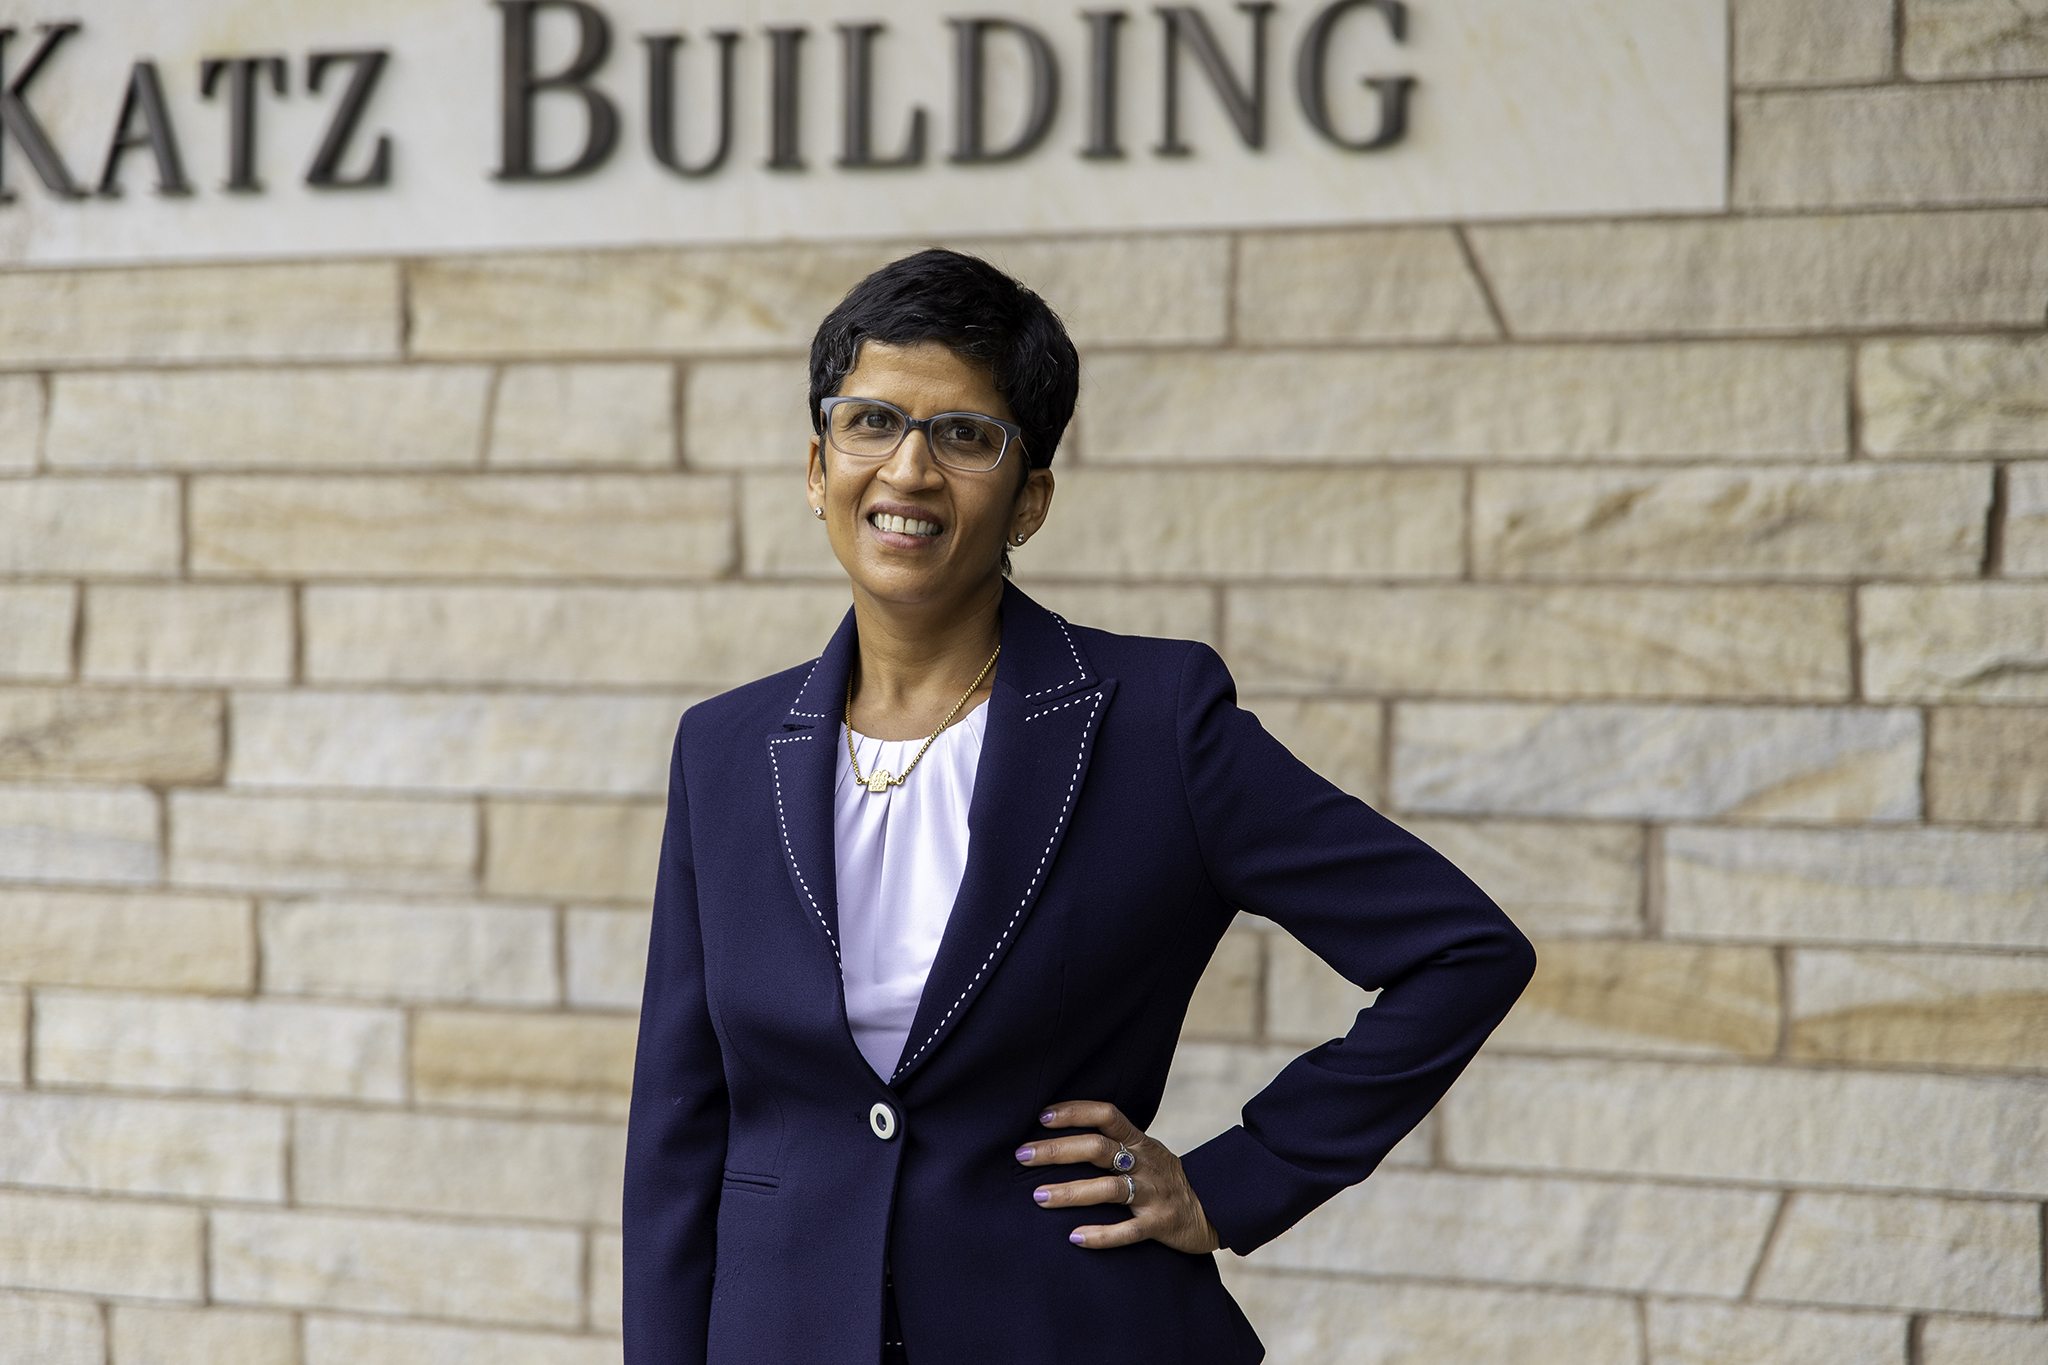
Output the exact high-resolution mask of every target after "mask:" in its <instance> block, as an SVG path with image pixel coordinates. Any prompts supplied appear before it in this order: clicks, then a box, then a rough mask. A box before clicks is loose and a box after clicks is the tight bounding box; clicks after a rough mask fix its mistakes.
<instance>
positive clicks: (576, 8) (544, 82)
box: [492, 0, 619, 180]
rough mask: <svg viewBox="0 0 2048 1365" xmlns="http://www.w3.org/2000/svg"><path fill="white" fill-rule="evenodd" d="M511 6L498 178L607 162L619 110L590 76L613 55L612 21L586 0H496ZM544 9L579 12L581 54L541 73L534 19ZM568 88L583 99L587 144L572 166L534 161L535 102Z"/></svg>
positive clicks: (544, 175)
mask: <svg viewBox="0 0 2048 1365" xmlns="http://www.w3.org/2000/svg"><path fill="white" fill-rule="evenodd" d="M492 3H493V4H495V5H497V6H498V8H500V9H502V10H504V11H505V48H504V76H503V92H502V94H501V96H500V98H501V99H502V101H503V103H502V105H501V106H500V116H501V118H500V126H501V130H502V144H503V145H502V149H501V152H500V159H499V166H498V170H497V171H496V172H495V176H494V178H496V179H498V180H567V179H570V178H572V177H574V176H579V175H588V174H590V173H591V172H592V171H594V170H596V169H597V168H598V167H599V166H602V165H603V164H604V163H605V161H606V160H607V159H608V158H609V157H610V156H611V154H612V149H613V148H614V147H615V146H617V145H618V141H619V111H618V108H617V107H616V106H615V105H613V103H612V102H611V98H610V97H609V96H608V95H606V94H605V93H604V92H603V91H602V90H599V89H598V88H597V87H596V86H594V85H592V84H590V78H591V77H592V76H593V75H595V74H596V72H597V69H598V68H599V67H601V66H603V65H604V63H605V58H606V57H608V56H610V55H611V50H612V26H611V24H610V23H608V22H607V21H606V19H605V17H604V14H603V12H602V11H600V10H599V9H598V8H597V7H596V6H595V5H590V4H586V3H584V0H492ZM544 9H565V10H567V11H569V12H570V13H571V14H573V15H575V16H576V29H577V40H576V56H575V58H574V59H573V60H571V61H570V63H569V64H568V65H567V66H565V67H563V68H562V69H561V70H560V71H557V72H554V73H553V74H551V75H546V76H543V75H540V74H539V73H538V72H536V71H535V70H534V69H533V63H534V56H535V54H534V50H533V49H534V19H535V17H536V16H537V15H538V14H539V13H540V11H542V10H544ZM551 90H554V91H562V92H565V93H567V94H571V95H575V96H576V97H577V98H579V99H581V100H582V101H583V110H584V114H585V116H586V120H585V132H584V138H583V150H582V152H581V153H580V154H578V155H577V157H576V159H575V160H574V161H571V162H570V163H569V164H568V165H566V166H551V167H542V166H537V165H535V164H534V146H533V133H534V119H533V113H534V105H535V103H536V101H537V100H538V99H539V98H540V96H541V95H543V94H546V93H547V92H549V91H551Z"/></svg>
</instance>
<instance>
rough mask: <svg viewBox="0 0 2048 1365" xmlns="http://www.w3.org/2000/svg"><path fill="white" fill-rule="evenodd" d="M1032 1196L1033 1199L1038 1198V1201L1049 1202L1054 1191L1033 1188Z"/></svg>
mask: <svg viewBox="0 0 2048 1365" xmlns="http://www.w3.org/2000/svg"><path fill="white" fill-rule="evenodd" d="M1031 1197H1032V1198H1033V1199H1035V1200H1037V1201H1038V1202H1039V1203H1041V1204H1043V1203H1045V1202H1047V1201H1048V1200H1050V1199H1051V1198H1052V1191H1051V1190H1033V1191H1032V1192H1031Z"/></svg>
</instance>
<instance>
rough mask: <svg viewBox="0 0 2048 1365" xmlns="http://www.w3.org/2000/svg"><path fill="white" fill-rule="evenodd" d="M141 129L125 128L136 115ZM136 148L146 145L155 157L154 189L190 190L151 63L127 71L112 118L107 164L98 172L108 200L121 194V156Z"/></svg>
mask: <svg viewBox="0 0 2048 1365" xmlns="http://www.w3.org/2000/svg"><path fill="white" fill-rule="evenodd" d="M138 113H139V114H141V115H142V128H141V129H140V130H139V131H135V132H131V131H129V126H130V125H131V124H133V123H134V122H135V116H136V115H137V114H138ZM137 147H147V148H149V150H150V152H151V154H152V155H154V156H155V157H156V192H157V193H158V194H171V195H186V194H190V193H192V185H191V182H189V181H188V180H186V179H185V163H184V162H183V160H181V159H180V158H179V156H178V137H177V134H176V133H175V132H173V131H172V130H171V112H170V110H169V109H168V108H166V107H165V106H164V86H163V82H162V81H161V80H159V79H157V74H156V63H155V62H137V63H136V64H135V65H134V67H133V68H132V69H131V70H130V71H129V73H128V93H127V95H126V96H125V97H124V98H123V99H122V101H121V117H120V118H118V119H116V120H114V140H113V141H112V142H111V143H109V144H108V145H107V164H106V167H105V169H103V170H101V172H100V190H99V192H100V193H101V194H102V195H105V196H106V197H107V198H109V199H119V198H120V197H121V158H122V157H124V156H126V155H128V153H129V152H130V151H132V150H134V149H135V148H137Z"/></svg>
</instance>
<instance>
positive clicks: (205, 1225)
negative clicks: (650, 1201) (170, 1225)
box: [199, 1209, 213, 1308]
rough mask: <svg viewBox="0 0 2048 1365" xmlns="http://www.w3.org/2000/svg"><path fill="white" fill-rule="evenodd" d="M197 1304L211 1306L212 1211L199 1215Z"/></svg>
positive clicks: (203, 1211) (206, 1210)
mask: <svg viewBox="0 0 2048 1365" xmlns="http://www.w3.org/2000/svg"><path fill="white" fill-rule="evenodd" d="M199 1302H200V1304H201V1306H202V1307H209V1308H210V1307H212V1306H213V1210H212V1209H203V1210H201V1211H200V1215H199Z"/></svg>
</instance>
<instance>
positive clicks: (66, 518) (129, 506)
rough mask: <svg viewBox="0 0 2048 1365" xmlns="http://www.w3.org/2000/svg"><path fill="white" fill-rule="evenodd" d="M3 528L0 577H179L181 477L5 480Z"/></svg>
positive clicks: (0, 498)
mask: <svg viewBox="0 0 2048 1365" xmlns="http://www.w3.org/2000/svg"><path fill="white" fill-rule="evenodd" d="M20 278H21V277H20V276H19V275H9V276H5V277H4V278H0V293H4V292H5V285H6V282H7V281H8V280H15V279H20ZM4 326H5V324H0V327H4ZM0 526H5V527H6V528H7V535H6V536H5V537H4V538H0V574H175V573H176V572H178V556H179V547H180V545H181V544H182V541H183V532H182V531H181V530H180V527H179V513H178V484H177V481H176V480H175V479H164V478H78V479H73V478H39V479H6V480H0Z"/></svg>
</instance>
